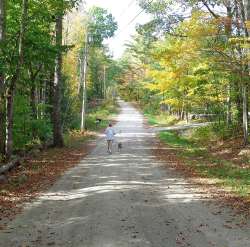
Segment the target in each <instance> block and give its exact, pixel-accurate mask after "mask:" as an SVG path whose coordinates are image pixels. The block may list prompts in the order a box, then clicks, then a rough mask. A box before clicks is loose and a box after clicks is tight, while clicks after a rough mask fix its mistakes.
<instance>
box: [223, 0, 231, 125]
mask: <svg viewBox="0 0 250 247" xmlns="http://www.w3.org/2000/svg"><path fill="white" fill-rule="evenodd" d="M226 9H227V18H226V22H225V33H226V36H227V38H228V40H229V39H230V38H231V35H232V16H233V14H232V3H231V1H227V2H226ZM232 54H233V51H231V55H232ZM226 120H227V125H230V124H231V123H232V101H231V82H229V84H228V87H227V119H226Z"/></svg>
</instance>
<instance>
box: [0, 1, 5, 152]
mask: <svg viewBox="0 0 250 247" xmlns="http://www.w3.org/2000/svg"><path fill="white" fill-rule="evenodd" d="M5 4H6V3H5V0H1V1H0V57H1V58H2V57H3V56H4V54H3V47H4V44H5V42H4V41H5V28H6V9H5ZM4 80H5V77H4V61H3V60H2V59H1V61H0V154H3V153H4V142H5V135H4V133H5V130H4V127H5V125H4V122H5V121H4V120H5V114H4V112H5V111H4V105H5V104H4Z"/></svg>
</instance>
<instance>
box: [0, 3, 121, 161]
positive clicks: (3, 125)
mask: <svg viewBox="0 0 250 247" xmlns="http://www.w3.org/2000/svg"><path fill="white" fill-rule="evenodd" d="M116 29H117V23H116V22H115V20H114V18H113V16H112V15H111V14H109V13H108V12H107V11H106V10H105V9H102V8H99V7H93V8H92V9H91V10H89V11H87V10H86V9H85V5H84V4H82V3H81V1H73V0H72V1H64V0H58V1H55V0H44V1H36V0H22V1H21V0H11V1H8V0H1V1H0V48H1V49H0V153H1V160H8V159H10V158H11V156H12V155H13V154H15V153H16V152H17V151H20V150H25V149H27V148H28V147H31V146H32V145H34V144H42V143H46V142H51V143H52V144H53V146H55V147H62V146H63V145H64V134H65V133H67V132H68V131H69V130H71V129H80V125H81V112H82V108H83V106H82V102H83V100H86V104H85V106H84V109H85V110H86V112H87V111H88V109H87V108H88V106H89V105H90V104H91V103H92V102H94V101H95V99H103V98H104V96H105V95H106V93H108V92H109V91H112V90H114V89H111V88H114V86H113V85H114V82H113V81H112V78H110V75H111V74H112V73H113V72H112V70H114V68H115V66H116V65H115V62H114V61H113V60H112V58H111V56H110V55H109V51H108V49H107V47H106V46H104V45H103V41H104V40H105V39H107V38H109V37H112V36H113V35H114V32H115V31H116ZM83 64H86V65H88V66H86V68H85V67H84V66H83ZM87 67H88V71H87ZM104 70H105V72H104ZM104 73H105V75H104ZM84 76H85V79H84V80H85V82H87V83H86V84H85V85H87V86H86V87H84V83H83V77H84ZM104 76H105V78H104ZM104 80H105V88H104V86H103V84H104V83H103V81H104ZM85 98H86V99H85ZM84 114H85V113H84ZM83 117H85V118H86V116H83ZM84 127H86V126H84Z"/></svg>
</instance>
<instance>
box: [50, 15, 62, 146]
mask: <svg viewBox="0 0 250 247" xmlns="http://www.w3.org/2000/svg"><path fill="white" fill-rule="evenodd" d="M62 27H63V15H58V16H57V18H56V27H55V33H56V37H55V38H56V46H57V49H58V52H57V55H56V60H55V74H54V85H53V115H52V122H53V144H54V146H55V147H63V145H64V142H63V136H62V124H61V84H62V51H61V46H62Z"/></svg>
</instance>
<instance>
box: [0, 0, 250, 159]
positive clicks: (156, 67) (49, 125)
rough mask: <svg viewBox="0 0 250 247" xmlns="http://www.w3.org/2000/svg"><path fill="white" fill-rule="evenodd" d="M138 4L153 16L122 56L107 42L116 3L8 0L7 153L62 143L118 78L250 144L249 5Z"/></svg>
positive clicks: (148, 98)
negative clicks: (110, 7) (87, 6)
mask: <svg viewBox="0 0 250 247" xmlns="http://www.w3.org/2000/svg"><path fill="white" fill-rule="evenodd" d="M138 3H139V4H140V6H141V8H142V9H143V10H144V11H145V12H146V13H148V14H149V15H150V16H151V20H150V21H149V22H148V23H145V24H144V25H138V26H137V32H136V34H135V35H134V37H133V39H132V41H130V42H129V43H128V44H127V49H126V51H125V53H124V55H123V57H122V58H121V59H119V60H118V61H116V60H114V59H113V58H112V56H111V55H110V52H109V50H108V48H107V46H106V45H104V41H105V40H106V39H107V38H110V37H112V36H114V34H115V31H116V30H117V23H116V22H115V20H114V18H113V16H112V15H111V14H110V13H108V11H107V10H105V9H102V8H100V7H93V8H92V9H90V10H88V11H87V10H86V9H85V5H84V4H83V3H81V1H73V0H72V1H64V0H58V1H54V0H53V1H52V0H44V1H35V0H22V1H21V0H12V1H7V0H1V1H0V48H1V49H0V53H1V54H0V153H1V159H5V160H6V159H7V160H8V159H9V158H10V157H11V156H12V154H13V153H15V152H16V151H18V150H23V149H26V148H27V147H29V146H32V145H34V144H37V143H44V142H48V141H50V142H52V143H53V145H54V146H57V147H62V146H63V145H64V140H63V139H64V134H65V133H67V131H69V130H71V129H81V130H82V131H83V130H85V129H86V128H87V126H86V121H87V120H86V114H87V112H88V110H89V108H93V107H95V105H96V104H98V102H99V101H100V100H102V99H105V98H109V99H110V98H112V97H113V96H114V95H115V94H116V88H117V82H119V83H120V92H121V95H123V96H125V97H127V98H129V99H134V100H137V101H138V102H140V103H141V105H142V106H143V107H144V110H145V111H149V112H154V113H159V112H160V111H164V112H166V113H167V114H169V115H174V116H175V117H176V118H179V119H186V120H187V121H189V120H190V119H192V118H194V119H195V118H198V117H199V116H201V115H202V116H205V118H206V119H207V120H208V121H215V122H217V123H219V129H223V130H225V132H226V133H227V135H228V136H242V141H243V143H244V144H245V145H246V144H247V143H248V135H249V134H248V132H249V131H248V127H249V113H248V112H249V69H250V63H249V49H250V47H249V31H250V25H249V21H250V2H249V1H243V0H237V1H236V0H224V1H223V0H218V1H216V0H214V1H205V0H200V1H194V0H192V1H191V0H190V1H182V0H179V1H175V2H172V1H168V0H154V1H152V0H140V1H138ZM217 127H218V125H217ZM228 133H229V134H228Z"/></svg>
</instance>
